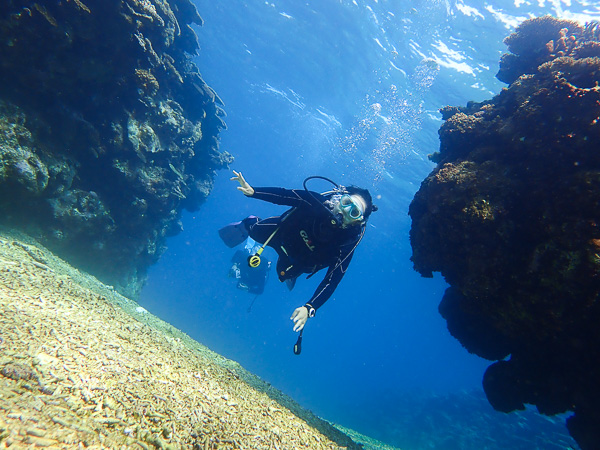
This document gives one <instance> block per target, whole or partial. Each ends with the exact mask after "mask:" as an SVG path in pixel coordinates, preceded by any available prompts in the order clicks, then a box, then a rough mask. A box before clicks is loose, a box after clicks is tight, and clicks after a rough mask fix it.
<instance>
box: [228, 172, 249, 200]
mask: <svg viewBox="0 0 600 450" xmlns="http://www.w3.org/2000/svg"><path fill="white" fill-rule="evenodd" d="M233 173H234V175H235V177H231V181H234V180H235V181H237V182H239V183H240V185H239V186H238V191H242V192H243V193H244V195H247V196H251V195H252V194H254V189H253V188H252V186H250V185H249V184H248V182H247V181H246V180H245V179H244V175H242V172H236V171H235V170H234V171H233Z"/></svg>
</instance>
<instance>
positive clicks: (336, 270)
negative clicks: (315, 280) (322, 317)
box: [307, 248, 354, 309]
mask: <svg viewBox="0 0 600 450" xmlns="http://www.w3.org/2000/svg"><path fill="white" fill-rule="evenodd" d="M353 254H354V248H353V249H352V250H351V251H348V252H340V256H339V257H338V259H337V260H336V262H335V264H332V265H331V266H329V269H327V273H326V274H325V278H324V279H323V281H321V283H320V284H319V287H317V290H316V291H315V293H314V294H313V296H312V297H311V299H310V300H309V301H308V302H307V303H308V304H310V305H312V307H313V308H315V309H319V308H320V307H321V306H323V303H325V302H326V301H327V300H329V297H331V295H332V294H333V292H334V291H335V288H337V285H338V284H340V281H342V278H343V277H344V274H345V273H346V270H348V265H349V264H350V261H351V260H352V255H353Z"/></svg>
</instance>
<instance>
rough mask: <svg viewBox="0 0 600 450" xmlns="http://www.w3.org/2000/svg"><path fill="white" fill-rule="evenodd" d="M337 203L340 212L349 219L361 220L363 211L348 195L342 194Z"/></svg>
mask: <svg viewBox="0 0 600 450" xmlns="http://www.w3.org/2000/svg"><path fill="white" fill-rule="evenodd" d="M339 205H340V210H341V212H342V214H343V215H344V216H346V218H347V219H349V221H357V220H363V217H364V211H363V210H362V208H361V207H360V206H359V205H358V204H357V202H356V201H355V200H354V199H353V198H352V197H351V196H350V195H348V194H344V195H342V198H340V203H339Z"/></svg>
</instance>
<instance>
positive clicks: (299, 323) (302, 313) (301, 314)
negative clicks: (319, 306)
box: [290, 306, 308, 331]
mask: <svg viewBox="0 0 600 450" xmlns="http://www.w3.org/2000/svg"><path fill="white" fill-rule="evenodd" d="M290 319H291V320H293V321H294V331H300V330H301V329H302V328H304V325H305V324H306V321H307V320H308V310H307V309H306V308H305V307H304V306H301V307H300V308H296V309H295V310H294V312H293V314H292V317H290Z"/></svg>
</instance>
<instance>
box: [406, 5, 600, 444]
mask: <svg viewBox="0 0 600 450" xmlns="http://www.w3.org/2000/svg"><path fill="white" fill-rule="evenodd" d="M505 43H506V44H507V45H508V49H509V52H510V53H507V54H506V55H504V56H503V57H502V59H501V61H500V71H499V73H498V75H497V76H498V78H499V79H500V80H501V81H504V82H506V83H509V84H510V86H509V87H508V88H506V89H503V90H502V92H501V93H500V94H499V95H497V96H496V97H494V98H493V99H491V100H490V101H486V102H483V103H470V104H468V105H467V106H466V107H446V108H444V109H443V110H442V114H443V118H444V120H445V123H444V124H443V125H442V127H441V129H440V131H439V134H440V150H439V152H437V153H436V154H434V155H432V159H433V160H434V161H435V162H437V163H438V164H437V167H436V168H435V169H434V170H433V172H432V173H431V174H430V175H429V176H428V177H427V178H426V179H425V180H424V181H423V183H422V185H421V187H420V189H419V191H418V192H417V194H416V195H415V197H414V199H413V202H412V204H411V206H410V215H411V217H412V229H411V233H410V238H411V244H412V249H413V256H412V261H413V263H414V267H415V269H416V270H417V271H418V272H419V273H421V275H423V276H426V277H429V276H432V273H433V272H441V273H442V275H443V276H444V277H445V279H446V280H447V282H448V283H449V284H450V287H449V288H448V289H447V291H446V293H445V295H444V297H443V299H442V301H441V303H440V306H439V310H440V313H441V314H442V316H443V317H444V318H445V319H446V321H447V324H448V329H449V331H450V333H451V334H452V335H453V336H455V337H456V338H457V339H458V340H459V341H460V342H461V343H462V344H463V346H464V347H465V348H466V349H467V350H468V351H470V352H472V353H475V354H477V355H479V356H481V357H483V358H487V359H489V360H492V361H496V362H494V363H493V364H492V365H491V366H490V367H489V368H488V369H487V371H486V373H485V375H484V378H483V387H484V389H485V392H486V395H487V397H488V400H489V401H490V403H491V404H492V405H493V407H494V408H495V409H497V410H499V411H504V412H510V411H513V410H516V409H523V408H524V404H526V403H528V404H533V405H536V406H537V408H538V410H539V411H540V412H541V413H543V414H548V415H553V414H557V413H562V412H565V411H572V412H573V413H574V414H573V415H572V416H570V418H569V419H568V420H567V427H568V429H569V432H570V433H571V435H572V436H573V437H574V438H575V439H576V440H577V441H578V443H579V445H581V447H582V448H584V449H592V448H598V445H600V431H598V430H600V428H599V427H598V426H597V425H598V424H599V423H600V387H599V385H598V380H600V333H599V332H598V325H599V324H600V152H599V149H600V86H599V84H600V25H599V24H598V23H590V24H587V25H586V26H582V25H580V24H578V23H575V22H572V21H565V20H558V19H555V18H551V17H543V18H536V19H531V20H528V21H525V22H523V23H522V24H521V25H520V26H519V27H518V28H517V29H516V31H515V33H513V34H511V35H510V36H509V37H508V38H507V39H506V40H505Z"/></svg>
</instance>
